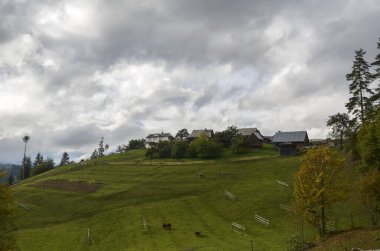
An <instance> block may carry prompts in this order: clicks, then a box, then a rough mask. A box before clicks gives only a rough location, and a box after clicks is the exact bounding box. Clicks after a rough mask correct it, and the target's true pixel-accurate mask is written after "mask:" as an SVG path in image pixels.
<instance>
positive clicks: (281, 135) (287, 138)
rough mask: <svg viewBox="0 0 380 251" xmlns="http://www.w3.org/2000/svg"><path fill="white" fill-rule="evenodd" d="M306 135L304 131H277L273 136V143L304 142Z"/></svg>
mask: <svg viewBox="0 0 380 251" xmlns="http://www.w3.org/2000/svg"><path fill="white" fill-rule="evenodd" d="M306 137H307V132H306V131H296V132H277V133H276V134H275V135H274V137H273V143H282V142H304V141H305V138H306Z"/></svg>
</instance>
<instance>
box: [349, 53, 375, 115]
mask: <svg viewBox="0 0 380 251" xmlns="http://www.w3.org/2000/svg"><path fill="white" fill-rule="evenodd" d="M365 53H366V52H365V51H364V50H363V49H360V50H357V51H355V60H354V65H353V66H352V72H351V73H348V74H347V75H346V79H347V81H349V82H350V85H349V90H350V94H351V97H350V99H349V101H348V103H347V104H346V107H347V109H348V112H350V113H352V114H353V115H354V116H355V117H356V119H358V118H359V119H360V121H361V122H363V121H364V120H365V119H366V118H367V117H370V116H371V113H372V112H373V106H372V102H371V98H370V97H371V95H372V94H373V91H372V90H371V89H370V88H369V85H370V84H371V79H372V75H371V73H370V72H369V68H370V66H369V64H368V63H367V61H366V60H365V59H364V55H365Z"/></svg>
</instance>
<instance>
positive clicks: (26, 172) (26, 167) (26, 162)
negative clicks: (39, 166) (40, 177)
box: [22, 156, 32, 179]
mask: <svg viewBox="0 0 380 251" xmlns="http://www.w3.org/2000/svg"><path fill="white" fill-rule="evenodd" d="M22 162H23V169H22V172H23V179H27V178H29V177H30V176H31V170H32V161H31V160H30V157H29V156H26V157H25V158H24V159H23V161H22Z"/></svg>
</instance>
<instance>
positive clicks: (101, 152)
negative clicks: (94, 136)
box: [98, 137, 105, 157]
mask: <svg viewBox="0 0 380 251" xmlns="http://www.w3.org/2000/svg"><path fill="white" fill-rule="evenodd" d="M103 144H104V138H103V137H102V139H101V140H100V142H99V148H98V157H103V156H104V151H105V150H104V146H103Z"/></svg>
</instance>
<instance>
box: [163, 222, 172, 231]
mask: <svg viewBox="0 0 380 251" xmlns="http://www.w3.org/2000/svg"><path fill="white" fill-rule="evenodd" d="M162 228H163V229H165V230H171V229H172V224H171V223H164V224H162Z"/></svg>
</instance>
